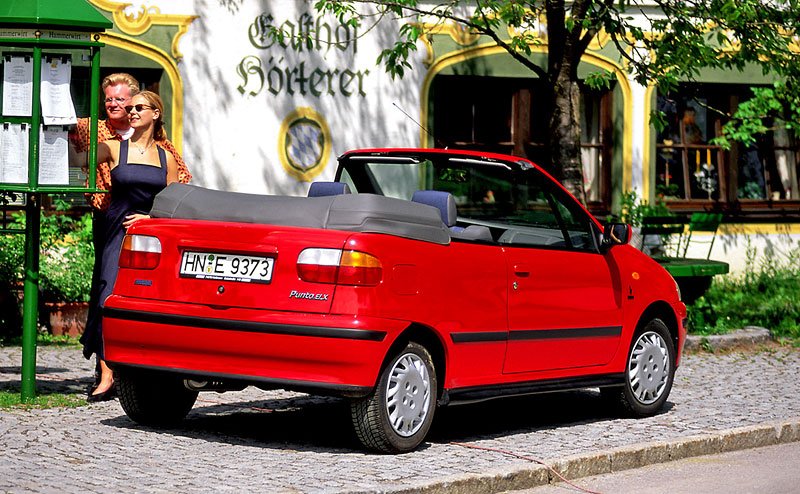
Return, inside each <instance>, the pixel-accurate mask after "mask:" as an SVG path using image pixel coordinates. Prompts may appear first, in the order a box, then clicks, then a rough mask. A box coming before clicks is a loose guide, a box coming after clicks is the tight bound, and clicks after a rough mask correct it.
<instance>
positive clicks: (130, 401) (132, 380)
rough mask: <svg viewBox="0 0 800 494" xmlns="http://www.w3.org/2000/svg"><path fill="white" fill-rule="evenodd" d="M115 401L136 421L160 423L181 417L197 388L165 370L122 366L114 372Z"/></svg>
mask: <svg viewBox="0 0 800 494" xmlns="http://www.w3.org/2000/svg"><path fill="white" fill-rule="evenodd" d="M116 384H117V390H118V394H119V403H120V405H122V409H123V410H124V411H125V414H127V415H128V417H130V419H131V420H133V421H134V422H136V423H138V424H142V425H150V426H156V427H164V426H171V425H175V424H177V423H178V422H180V421H181V420H183V419H184V418H185V417H186V415H187V414H188V413H189V411H190V410H191V409H192V406H194V402H195V400H197V391H191V390H189V389H187V388H186V387H185V386H184V385H183V379H180V378H178V377H176V376H172V375H169V374H164V373H159V372H148V371H132V370H126V371H123V372H118V373H117V374H116Z"/></svg>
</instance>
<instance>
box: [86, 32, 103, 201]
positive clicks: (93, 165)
mask: <svg viewBox="0 0 800 494" xmlns="http://www.w3.org/2000/svg"><path fill="white" fill-rule="evenodd" d="M97 38H99V36H97V35H96V36H95V40H96V39H97ZM91 50H92V78H91V83H90V84H91V89H90V91H89V94H90V95H91V96H89V117H90V118H89V135H90V136H91V138H90V139H89V155H88V156H89V158H88V162H87V164H88V165H89V188H90V189H94V188H95V187H96V181H97V173H96V172H95V171H96V170H97V119H98V115H99V114H100V103H99V100H98V98H97V95H98V94H101V92H100V48H98V47H96V46H93V47H92V48H91Z"/></svg>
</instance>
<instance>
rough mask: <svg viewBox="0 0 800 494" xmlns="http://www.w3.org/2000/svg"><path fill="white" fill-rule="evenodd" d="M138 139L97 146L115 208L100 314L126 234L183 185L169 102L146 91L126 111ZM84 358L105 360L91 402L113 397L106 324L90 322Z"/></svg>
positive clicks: (109, 220)
mask: <svg viewBox="0 0 800 494" xmlns="http://www.w3.org/2000/svg"><path fill="white" fill-rule="evenodd" d="M125 111H127V112H128V119H129V120H130V126H131V128H132V129H133V135H131V137H130V139H128V140H125V141H105V142H101V143H98V145H97V162H98V163H103V162H107V163H108V164H109V166H110V169H111V204H110V205H109V207H108V211H107V212H106V214H105V216H104V217H103V218H102V224H101V225H98V226H99V227H100V228H101V229H102V231H103V236H104V238H105V239H106V242H105V246H104V248H103V252H102V255H101V256H100V261H101V266H100V279H99V281H98V286H96V287H93V289H96V290H98V293H100V297H99V307H98V310H99V312H98V314H99V313H101V312H102V307H103V305H104V303H105V299H106V298H107V297H108V296H109V295H110V294H111V290H112V289H113V288H114V281H115V280H116V279H117V270H118V264H117V263H118V260H119V252H120V249H121V247H122V239H123V237H124V236H125V230H126V229H127V228H128V227H129V226H131V225H132V224H133V223H134V222H135V221H137V220H139V219H141V218H148V217H149V216H148V215H147V212H148V211H150V208H151V207H152V206H153V199H154V198H155V196H156V194H158V193H159V192H161V190H162V189H164V187H166V186H167V185H168V184H170V183H172V182H177V181H178V164H177V163H176V161H175V158H174V157H173V156H172V154H171V153H168V152H166V151H164V149H163V148H162V147H161V146H160V145H159V142H163V141H164V140H165V139H166V133H165V132H164V122H163V115H164V103H163V102H162V101H161V98H160V97H159V96H158V95H157V94H156V93H153V92H151V91H142V92H140V93H138V94H136V95H135V96H133V98H131V101H130V104H129V105H128V106H126V107H125ZM85 333H87V334H86V335H85V336H86V337H85V338H84V354H86V353H89V354H90V355H91V353H96V354H97V359H98V361H99V362H100V381H99V383H98V384H97V386H95V387H94V389H92V390H91V391H90V393H89V397H88V401H89V402H96V401H106V400H110V399H112V398H114V396H115V387H114V376H113V373H112V372H111V369H109V368H108V366H107V365H106V364H105V361H104V360H103V336H102V320H101V318H99V317H98V318H95V319H94V320H93V321H89V324H87V327H86V329H85Z"/></svg>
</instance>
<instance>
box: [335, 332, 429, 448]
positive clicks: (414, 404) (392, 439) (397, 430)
mask: <svg viewBox="0 0 800 494" xmlns="http://www.w3.org/2000/svg"><path fill="white" fill-rule="evenodd" d="M436 399H437V383H436V369H435V367H434V365H433V359H432V358H431V355H430V353H428V351H427V350H426V349H425V347H423V346H421V345H419V344H417V343H414V342H411V343H409V344H408V345H407V346H406V347H405V348H404V349H403V350H402V351H401V352H399V353H398V354H396V355H395V356H394V357H393V358H392V359H391V360H390V361H389V363H388V364H387V365H386V367H385V368H384V369H383V371H382V372H381V375H380V377H379V379H378V383H377V386H376V387H375V389H374V390H373V392H372V394H370V395H369V396H367V397H366V398H363V399H359V400H354V401H352V402H351V404H350V415H351V418H352V421H353V427H354V429H355V432H356V436H357V437H358V440H359V441H360V442H361V444H362V445H363V446H364V447H365V448H367V449H369V450H372V451H377V452H380V453H405V452H408V451H412V450H413V449H415V448H416V447H417V446H419V444H420V443H421V442H422V441H423V440H424V439H425V436H426V435H427V434H428V430H429V429H430V427H431V423H432V422H433V413H434V411H435V409H436Z"/></svg>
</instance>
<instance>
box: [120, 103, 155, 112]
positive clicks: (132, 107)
mask: <svg viewBox="0 0 800 494" xmlns="http://www.w3.org/2000/svg"><path fill="white" fill-rule="evenodd" d="M152 109H153V107H152V106H150V105H143V104H141V103H139V104H138V105H128V106H126V107H125V111H126V112H128V113H131V112H132V111H133V110H136V113H142V110H152Z"/></svg>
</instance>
